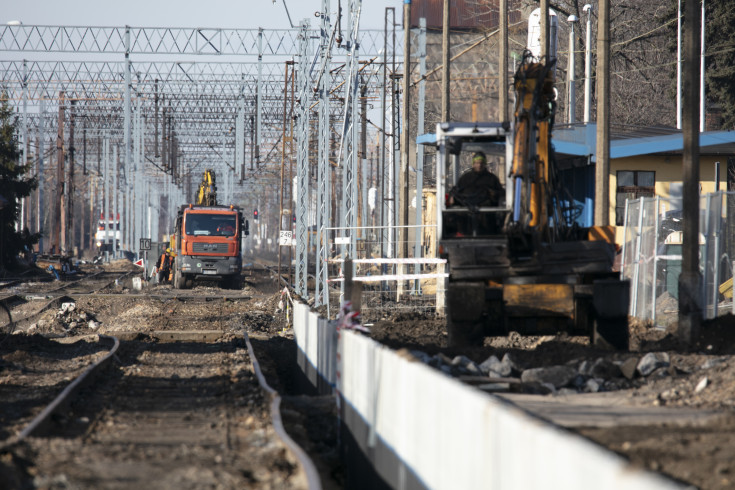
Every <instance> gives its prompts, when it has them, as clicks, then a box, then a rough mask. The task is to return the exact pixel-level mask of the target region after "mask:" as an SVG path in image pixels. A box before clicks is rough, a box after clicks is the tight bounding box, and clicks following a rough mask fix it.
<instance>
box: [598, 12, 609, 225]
mask: <svg viewBox="0 0 735 490" xmlns="http://www.w3.org/2000/svg"><path fill="white" fill-rule="evenodd" d="M599 9H600V11H599V17H598V21H597V88H596V93H597V147H596V150H595V154H596V156H597V162H596V164H595V224H596V225H598V226H607V225H608V224H610V0H600V3H599Z"/></svg>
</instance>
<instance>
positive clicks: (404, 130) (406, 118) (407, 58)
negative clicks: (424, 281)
mask: <svg viewBox="0 0 735 490" xmlns="http://www.w3.org/2000/svg"><path fill="white" fill-rule="evenodd" d="M410 82H411V0H404V1H403V99H402V100H401V106H402V107H401V116H402V118H403V121H402V123H401V180H402V181H403V182H402V183H401V187H402V188H403V196H401V222H402V223H401V224H402V225H403V227H401V233H400V238H399V240H400V241H401V255H400V256H401V257H403V258H408V228H407V227H408V207H409V206H408V196H409V192H408V184H409V174H408V169H409V165H408V160H409V158H410V151H409V150H410V147H411V145H410V144H409V140H410V136H409V135H410V122H411V117H410V113H409V111H410V106H409V99H410V96H409V94H410V90H411V83H410Z"/></svg>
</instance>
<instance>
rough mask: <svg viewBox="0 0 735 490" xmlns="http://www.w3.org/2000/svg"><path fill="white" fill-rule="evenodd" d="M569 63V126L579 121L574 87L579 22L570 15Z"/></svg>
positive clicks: (574, 16)
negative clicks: (575, 26)
mask: <svg viewBox="0 0 735 490" xmlns="http://www.w3.org/2000/svg"><path fill="white" fill-rule="evenodd" d="M567 20H569V27H570V29H569V63H568V66H567V79H568V80H569V95H568V99H567V105H568V107H569V124H572V123H574V121H575V119H577V115H576V114H575V109H576V105H577V104H576V101H577V91H576V87H575V86H574V83H575V81H576V80H575V79H574V69H575V67H576V59H575V58H576V56H575V49H574V24H575V23H576V22H577V16H576V15H570V16H569V18H568V19H567Z"/></svg>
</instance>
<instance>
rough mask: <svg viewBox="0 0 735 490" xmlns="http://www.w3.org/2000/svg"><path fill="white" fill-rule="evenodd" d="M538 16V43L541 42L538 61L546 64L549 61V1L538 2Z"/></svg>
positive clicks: (541, 0)
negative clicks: (539, 28)
mask: <svg viewBox="0 0 735 490" xmlns="http://www.w3.org/2000/svg"><path fill="white" fill-rule="evenodd" d="M539 9H540V10H539V14H540V16H541V17H540V19H539V20H540V24H541V25H540V27H541V32H540V33H539V34H540V39H539V40H540V41H541V43H540V44H541V46H540V48H541V55H540V56H539V58H540V59H544V57H546V58H547V59H546V60H545V61H546V62H548V61H549V59H548V58H549V57H550V56H549V55H550V53H549V0H540V2H539Z"/></svg>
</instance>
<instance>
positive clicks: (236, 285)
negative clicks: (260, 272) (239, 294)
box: [222, 274, 242, 289]
mask: <svg viewBox="0 0 735 490" xmlns="http://www.w3.org/2000/svg"><path fill="white" fill-rule="evenodd" d="M222 288H223V289H242V279H241V278H240V275H239V274H237V275H234V276H228V277H226V278H225V279H223V280H222Z"/></svg>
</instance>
